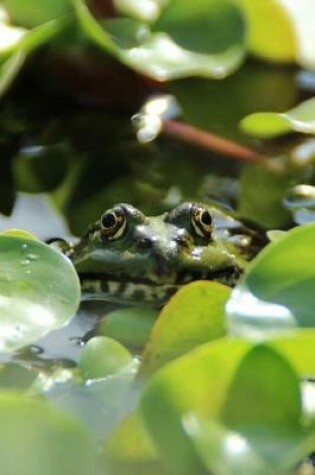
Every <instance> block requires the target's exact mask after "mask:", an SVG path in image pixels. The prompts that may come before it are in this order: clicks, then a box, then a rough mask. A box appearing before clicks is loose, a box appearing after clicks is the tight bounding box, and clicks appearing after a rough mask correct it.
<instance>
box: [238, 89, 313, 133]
mask: <svg viewBox="0 0 315 475" xmlns="http://www.w3.org/2000/svg"><path fill="white" fill-rule="evenodd" d="M241 127H242V129H243V130H244V131H245V132H247V133H248V134H251V135H255V136H257V137H261V138H270V137H276V136H278V135H282V134H286V133H288V132H302V133H304V134H315V98H314V97H313V98H312V99H308V100H307V101H305V102H302V103H301V104H299V105H297V106H296V107H294V108H293V109H290V110H288V111H287V112H283V113H281V114H279V113H275V112H258V113H256V114H250V115H248V116H247V117H245V118H244V119H243V120H242V121H241Z"/></svg>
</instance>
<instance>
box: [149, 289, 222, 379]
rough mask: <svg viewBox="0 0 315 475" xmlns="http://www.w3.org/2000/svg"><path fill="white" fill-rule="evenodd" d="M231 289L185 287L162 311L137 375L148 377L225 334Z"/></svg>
mask: <svg viewBox="0 0 315 475" xmlns="http://www.w3.org/2000/svg"><path fill="white" fill-rule="evenodd" d="M230 291H231V290H230V288H229V287H226V286H225V285H222V284H219V283H217V282H202V281H200V282H193V283H191V284H189V285H186V286H184V287H183V288H182V289H181V290H179V291H178V292H177V294H176V295H175V296H174V297H173V298H172V299H171V300H170V301H169V303H168V304H167V305H165V307H164V308H163V310H162V312H161V314H160V316H159V318H158V320H157V322H156V324H155V326H154V327H153V330H152V333H151V337H150V339H149V341H148V344H147V346H146V348H145V350H144V354H143V359H142V365H141V367H140V375H148V374H151V373H152V372H154V371H156V370H157V369H158V368H160V367H161V366H163V365H165V364H166V363H168V362H170V361H172V360H173V359H175V358H178V357H179V356H181V355H183V354H184V353H187V352H188V351H190V350H192V349H193V348H195V347H196V346H198V345H201V344H202V343H206V342H207V341H210V340H213V339H215V338H220V337H221V336H223V335H224V333H225V313H224V306H225V304H226V302H227V299H228V298H229V295H230Z"/></svg>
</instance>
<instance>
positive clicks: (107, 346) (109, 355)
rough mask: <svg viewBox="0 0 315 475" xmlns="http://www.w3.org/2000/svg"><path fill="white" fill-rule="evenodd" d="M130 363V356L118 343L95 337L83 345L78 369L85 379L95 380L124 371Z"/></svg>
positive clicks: (103, 337)
mask: <svg viewBox="0 0 315 475" xmlns="http://www.w3.org/2000/svg"><path fill="white" fill-rule="evenodd" d="M131 362H132V356H131V354H130V353H129V351H128V350H127V349H126V348H125V347H124V346H122V345H121V344H120V343H119V342H118V341H116V340H113V339H112V338H108V337H105V336H96V337H94V338H91V340H89V341H88V342H87V344H86V345H85V348H84V350H83V353H82V356H81V359H80V362H79V367H80V369H81V371H82V373H83V375H84V377H85V378H86V379H95V378H104V377H106V376H108V375H110V374H115V373H120V372H122V371H125V370H126V369H127V368H128V367H130V365H131Z"/></svg>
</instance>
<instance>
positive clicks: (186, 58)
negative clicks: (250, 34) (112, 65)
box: [73, 0, 244, 81]
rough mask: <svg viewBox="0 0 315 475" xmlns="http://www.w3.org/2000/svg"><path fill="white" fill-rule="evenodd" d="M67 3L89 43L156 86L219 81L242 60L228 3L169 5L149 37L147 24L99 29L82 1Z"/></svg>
mask: <svg viewBox="0 0 315 475" xmlns="http://www.w3.org/2000/svg"><path fill="white" fill-rule="evenodd" d="M73 2H74V5H75V8H76V12H77V16H78V19H79V21H80V24H81V27H82V28H83V30H84V31H85V33H86V34H87V36H88V37H89V38H90V39H91V40H93V41H94V42H95V43H96V44H98V45H99V46H100V47H101V48H103V49H105V51H107V52H109V53H110V54H112V55H113V56H115V57H117V58H118V59H119V60H120V61H121V62H123V63H124V64H126V65H127V66H129V67H131V68H133V69H135V70H136V71H137V72H140V73H142V74H145V75H148V76H151V77H153V78H154V79H157V80H161V81H165V80H169V79H175V78H179V77H185V76H191V75H197V76H205V77H213V78H223V77H225V76H227V75H228V74H229V73H231V72H232V71H234V70H235V69H236V68H237V67H238V66H239V65H240V63H241V61H242V59H243V56H244V23H243V20H242V17H241V15H240V12H239V10H238V9H237V8H236V7H235V5H234V4H233V2H231V1H230V0H220V1H219V0H197V1H195V2H194V3H193V4H190V3H183V2H178V0H172V1H171V2H169V3H168V4H167V5H166V7H165V9H164V10H163V12H162V15H161V16H160V18H159V19H158V21H157V23H156V24H155V25H153V31H151V30H150V28H149V26H148V25H147V24H145V23H143V22H140V21H137V20H132V19H127V18H119V17H118V18H114V19H110V20H106V21H103V23H102V24H101V23H99V22H98V21H97V20H96V19H95V18H94V17H93V15H92V14H91V12H90V11H89V9H88V7H87V6H86V4H85V3H84V1H83V0H73ZM179 3H180V5H179ZM179 7H180V8H179ZM180 12H181V13H180ZM200 29H202V31H203V35H200ZM188 32H190V33H189V35H188V37H187V34H188ZM231 32H232V33H231ZM184 33H185V34H184ZM196 38H200V40H198V41H197V40H196Z"/></svg>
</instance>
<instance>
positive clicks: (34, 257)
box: [26, 253, 39, 261]
mask: <svg viewBox="0 0 315 475" xmlns="http://www.w3.org/2000/svg"><path fill="white" fill-rule="evenodd" d="M26 259H28V260H30V261H36V260H37V259H39V256H38V255H37V254H32V253H30V254H27V256H26Z"/></svg>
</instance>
